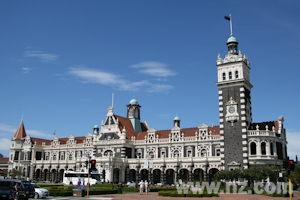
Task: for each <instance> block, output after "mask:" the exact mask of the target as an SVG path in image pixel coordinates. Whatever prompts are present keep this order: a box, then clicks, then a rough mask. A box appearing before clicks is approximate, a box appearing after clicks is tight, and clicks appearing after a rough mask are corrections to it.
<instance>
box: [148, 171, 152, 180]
mask: <svg viewBox="0 0 300 200" xmlns="http://www.w3.org/2000/svg"><path fill="white" fill-rule="evenodd" d="M151 175H152V173H151V168H149V170H148V182H149V183H150V182H151V181H152V178H151Z"/></svg>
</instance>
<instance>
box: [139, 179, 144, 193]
mask: <svg viewBox="0 0 300 200" xmlns="http://www.w3.org/2000/svg"><path fill="white" fill-rule="evenodd" d="M139 186H140V195H142V194H143V191H144V182H143V180H141V182H140V183H139Z"/></svg>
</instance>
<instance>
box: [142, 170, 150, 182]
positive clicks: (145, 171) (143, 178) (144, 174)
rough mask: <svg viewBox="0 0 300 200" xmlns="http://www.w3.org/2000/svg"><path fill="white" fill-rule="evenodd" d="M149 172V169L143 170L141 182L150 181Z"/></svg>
mask: <svg viewBox="0 0 300 200" xmlns="http://www.w3.org/2000/svg"><path fill="white" fill-rule="evenodd" d="M148 174H149V173H148V170H147V169H142V171H141V180H143V181H145V180H147V181H148Z"/></svg>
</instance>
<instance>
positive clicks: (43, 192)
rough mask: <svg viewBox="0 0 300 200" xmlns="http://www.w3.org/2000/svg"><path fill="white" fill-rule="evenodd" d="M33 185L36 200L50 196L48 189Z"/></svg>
mask: <svg viewBox="0 0 300 200" xmlns="http://www.w3.org/2000/svg"><path fill="white" fill-rule="evenodd" d="M31 185H32V186H33V187H34V190H35V194H34V198H35V199H38V198H46V197H48V196H49V191H48V190H47V189H44V188H41V187H40V186H38V185H37V184H36V183H31Z"/></svg>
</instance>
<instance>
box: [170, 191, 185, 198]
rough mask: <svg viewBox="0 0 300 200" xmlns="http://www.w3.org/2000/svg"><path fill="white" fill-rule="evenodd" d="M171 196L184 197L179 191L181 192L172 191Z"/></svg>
mask: <svg viewBox="0 0 300 200" xmlns="http://www.w3.org/2000/svg"><path fill="white" fill-rule="evenodd" d="M170 196H171V197H185V194H183V193H181V194H178V193H177V192H172V193H171V195H170Z"/></svg>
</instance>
